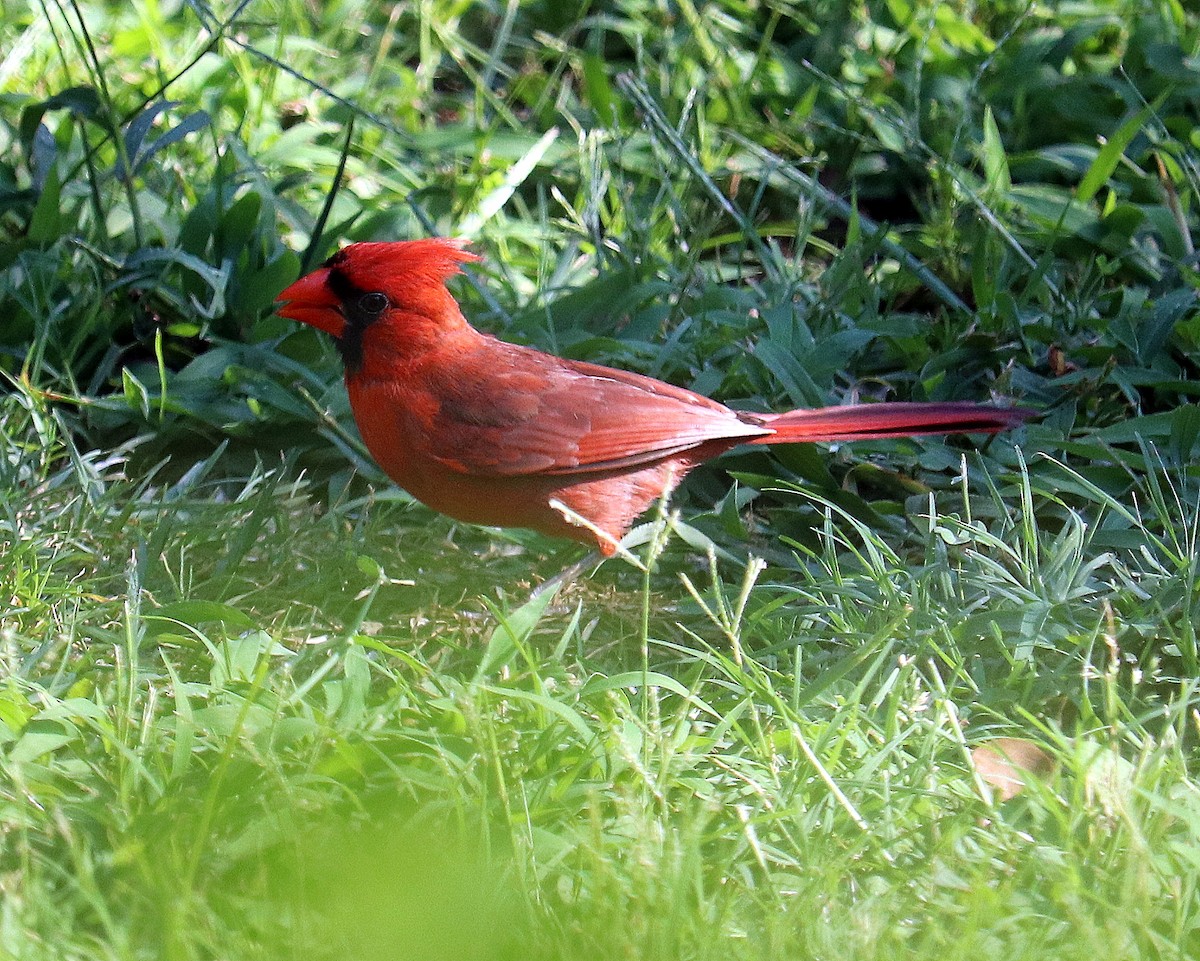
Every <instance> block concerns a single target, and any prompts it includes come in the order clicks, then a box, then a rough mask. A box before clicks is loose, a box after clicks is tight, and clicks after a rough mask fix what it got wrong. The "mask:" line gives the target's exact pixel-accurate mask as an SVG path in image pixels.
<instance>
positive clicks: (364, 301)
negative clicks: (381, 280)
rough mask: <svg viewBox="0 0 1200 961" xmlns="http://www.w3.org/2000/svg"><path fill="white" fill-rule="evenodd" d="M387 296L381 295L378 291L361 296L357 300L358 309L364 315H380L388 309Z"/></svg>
mask: <svg viewBox="0 0 1200 961" xmlns="http://www.w3.org/2000/svg"><path fill="white" fill-rule="evenodd" d="M388 304H389V301H388V297H387V294H385V293H381V292H380V291H378V290H374V291H371V293H369V294H363V295H362V297H360V298H359V300H358V308H359V310H361V311H362V312H363V313H364V314H382V313H383V312H384V311H385V310H387V309H388Z"/></svg>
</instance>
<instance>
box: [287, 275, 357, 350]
mask: <svg viewBox="0 0 1200 961" xmlns="http://www.w3.org/2000/svg"><path fill="white" fill-rule="evenodd" d="M328 279H329V269H328V268H326V267H322V268H320V269H319V270H314V271H313V272H312V273H311V274H305V275H304V276H303V277H301V278H300V279H299V280H297V281H296V282H295V283H294V284H292V285H291V286H290V287H288V288H287V289H285V290H284V291H283V292H282V293H280V295H279V296H278V297H276V298H275V303H276V304H278V305H280V306H277V307H276V308H275V313H277V314H279V316H280V317H286V318H287V319H288V320H298V321H300V323H302V324H308V325H309V326H310V327H316V328H317V329H318V330H323V331H325V333H327V334H332V335H333V336H334V337H339V338H340V337H341V336H342V331H343V329H344V328H345V326H346V318H345V317H344V316H343V315H342V302H341V301H340V300H338V298H337V297H336V296H335V295H334V293H333V291H332V290H330V289H329V284H328V283H327V281H328Z"/></svg>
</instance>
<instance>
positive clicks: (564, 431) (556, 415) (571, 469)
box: [426, 338, 771, 476]
mask: <svg viewBox="0 0 1200 961" xmlns="http://www.w3.org/2000/svg"><path fill="white" fill-rule="evenodd" d="M488 340H489V341H490V343H489V344H488V350H487V351H486V353H481V357H485V358H486V365H467V369H469V370H472V371H473V373H474V376H471V377H463V376H462V372H463V369H464V368H463V367H462V366H458V369H457V372H456V374H455V376H453V377H448V376H444V375H442V374H441V371H444V370H447V369H448V368H446V367H442V366H440V365H439V366H437V367H435V368H434V370H435V371H437V372H438V373H437V375H436V376H437V382H436V383H429V384H427V387H428V389H429V392H430V394H431V395H432V396H434V397H436V398H437V400H438V409H437V412H436V415H435V416H434V417H433V418H432V419H431V420H430V421H429V423H428V427H427V432H426V436H427V438H428V453H429V454H430V455H431V456H433V457H434V458H435V459H436V460H438V461H440V462H441V463H442V464H445V465H446V466H447V467H450V468H452V469H454V470H457V471H460V472H462V473H465V474H492V475H500V476H517V475H522V474H571V473H579V472H593V471H604V470H613V469H620V468H624V467H630V466H634V465H638V464H645V463H649V462H652V461H656V460H660V459H662V458H664V457H670V456H672V455H674V454H678V453H682V452H684V451H687V450H691V449H692V448H695V447H698V446H700V445H701V444H704V443H706V442H708V441H713V440H725V439H728V440H736V439H738V438H747V439H750V438H754V437H762V436H765V435H768V434H770V433H771V431H770V429H768V428H765V427H762V426H760V425H758V424H754V423H748V422H746V421H743V420H741V419H739V417H738V415H737V414H735V413H734V412H733V411H732V410H730V409H729V408H727V407H724V406H723V405H721V404H718V403H717V402H716V401H713V400H710V399H708V398H707V397H703V396H701V395H699V394H695V393H693V392H692V391H689V390H684V389H683V388H680V387H674V386H672V385H670V384H666V383H664V382H662V381H658V380H654V379H653V378H651V377H644V376H642V375H640V374H631V373H628V372H627V371H621V370H615V369H612V368H608V367H600V366H598V365H595V364H587V363H582V362H579V361H570V360H562V359H560V358H557V357H551V356H550V355H547V354H542V353H540V352H538V351H533V350H530V349H528V348H524V347H520V346H517V345H512V344H506V343H503V342H501V341H493V340H491V338H488Z"/></svg>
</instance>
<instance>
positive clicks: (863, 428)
mask: <svg viewBox="0 0 1200 961" xmlns="http://www.w3.org/2000/svg"><path fill="white" fill-rule="evenodd" d="M1034 413H1036V412H1035V411H1032V410H1029V409H1028V408H1025V407H991V406H989V405H987V404H959V403H904V402H898V401H897V402H890V403H881V404H847V405H845V406H841V407H819V408H816V409H815V410H791V411H788V412H787V413H784V414H760V415H759V416H760V417H762V419H763V421H764V422H765V426H766V427H769V428H771V429H772V430H774V431H775V433H774V434H771V435H769V436H767V437H756V438H754V439H753V440H750V441H748V442H749V443H751V444H795V443H800V442H806V441H830V440H862V439H864V438H868V437H913V436H916V435H918V434H994V433H995V432H996V431H1001V430H1007V429H1008V428H1010V427H1016V426H1018V425H1019V424H1021V423H1022V422H1023V421H1024V420H1025V419H1026V418H1027V417H1032V416H1033V415H1034Z"/></svg>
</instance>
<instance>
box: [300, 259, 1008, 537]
mask: <svg viewBox="0 0 1200 961" xmlns="http://www.w3.org/2000/svg"><path fill="white" fill-rule="evenodd" d="M479 259H480V258H479V257H477V256H476V255H474V254H471V253H468V252H467V251H465V250H464V249H463V244H462V242H460V241H456V240H445V239H431V240H411V241H400V242H393V243H356V244H351V245H350V246H348V247H346V248H344V249H342V250H341V251H339V252H338V253H336V254H334V255H333V256H332V257H330V258H329V260H327V261H326V262H325V264H324V265H323V266H322V267H320V268H319V269H318V270H315V271H313V272H312V273H310V274H308V275H306V276H304V277H302V278H300V279H299V280H297V281H296V282H295V283H294V284H292V285H291V286H290V287H288V288H287V289H286V290H284V291H283V292H282V293H281V294H280V295H279V299H278V303H280V304H281V305H282V306H280V307H279V308H278V312H279V313H280V314H281V315H282V316H284V317H288V318H290V319H292V320H298V321H301V322H303V323H306V324H310V325H312V326H313V327H317V328H319V329H320V330H323V331H325V332H326V333H329V334H332V335H333V337H334V338H335V339H336V341H337V345H338V348H339V350H340V351H341V354H342V358H343V360H344V361H345V367H346V389H347V391H348V392H349V395H350V406H351V408H352V409H353V410H354V418H355V420H356V421H357V422H358V428H359V431H360V432H361V433H362V437H363V440H364V441H365V442H366V445H367V448H368V450H370V452H371V454H372V456H374V458H375V459H376V460H377V461H378V462H379V465H380V466H381V467H382V468H383V469H384V471H385V472H386V473H387V475H388V476H389V477H390V478H392V480H394V481H395V482H396V483H397V484H399V485H400V486H401V487H403V488H404V489H405V490H407V491H408V492H409V493H411V494H412V495H413V496H415V497H416V498H418V499H419V500H421V501H423V502H424V503H425V504H427V505H428V506H430V507H432V508H434V509H435V510H438V511H441V512H442V513H444V514H449V515H450V516H451V517H455V518H458V519H459V520H462V521H468V522H470V523H474V524H486V525H494V526H500V527H530V528H533V529H534V530H538V531H541V532H542V533H545V534H552V535H557V536H560V537H568V538H571V539H573V540H577V541H582V542H584V543H591V542H594V543H595V544H596V545H597V546H598V547H599V550H600V552H601V553H602V554H604V555H606V556H608V555H611V554H613V553H614V551H615V550H616V546H617V543H618V542H619V541H620V539H621V537H622V536H623V535H624V534H625V533H626V532H627V531H628V530H629V528H630V527H631V526H632V524H633V522H634V520H636V519H637V517H638V515H639V514H641V513H642V512H643V511H645V510H646V508H648V507H649V506H650V505H651V504H653V503H654V502H655V501H656V500H658V499H659V498H660V497H661V496H663V495H664V493H667V492H669V491H671V490H672V489H673V488H674V487H675V485H676V484H678V483H679V482H680V481H681V480H682V479H683V477H684V475H686V474H687V472H688V471H690V470H691V469H692V468H693V467H695V466H696V465H697V464H700V463H702V462H703V461H706V460H709V459H710V458H713V457H716V456H717V455H718V454H721V453H724V452H725V451H727V450H729V449H730V448H731V447H735V446H737V445H739V444H794V443H801V442H808V441H834V440H854V439H857V438H865V437H907V436H912V435H917V434H940V433H950V432H973V433H992V432H995V431H1000V430H1004V429H1005V428H1008V427H1013V426H1016V425H1017V424H1019V423H1021V422H1022V421H1023V420H1024V419H1025V418H1026V417H1027V416H1029V415H1030V413H1031V411H1028V410H1022V409H1014V408H1000V407H991V406H987V405H983V404H969V403H876V404H854V405H846V406H841V407H823V408H819V409H815V410H793V411H788V412H787V413H784V414H757V413H749V412H746V411H734V410H731V409H729V408H728V407H725V406H724V405H722V404H719V403H717V402H716V401H714V400H710V399H709V398H707V397H703V396H701V395H700V394H696V393H693V392H692V391H690V390H685V389H683V388H682V387H674V386H672V385H671V384H667V383H664V382H662V381H660V380H655V379H653V378H651V377H645V376H643V375H641V374H631V373H628V372H626V371H623V370H614V369H613V368H610V367H601V366H598V365H596V364H588V363H583V362H581V361H576V360H564V359H562V358H559V357H554V356H552V355H550V354H544V353H542V352H541V351H537V350H534V349H532V348H529V347H522V346H518V345H516V344H509V343H505V342H504V341H501V340H497V339H496V338H495V337H491V336H489V335H487V334H482V333H480V332H479V331H477V330H476V329H475V328H474V327H472V326H471V325H470V324H469V323H467V321H466V320H465V319H464V317H463V315H462V312H461V311H460V310H459V307H458V304H457V302H456V301H455V300H454V298H453V297H452V296H451V294H450V292H449V291H448V290H447V289H446V286H445V282H446V280H447V279H448V278H449V277H451V276H453V275H454V274H457V273H459V272H460V267H459V265H460V264H461V263H463V262H467V261H475V260H479Z"/></svg>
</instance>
